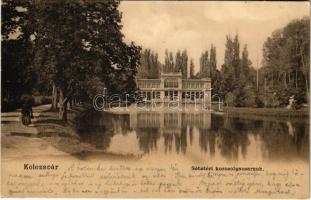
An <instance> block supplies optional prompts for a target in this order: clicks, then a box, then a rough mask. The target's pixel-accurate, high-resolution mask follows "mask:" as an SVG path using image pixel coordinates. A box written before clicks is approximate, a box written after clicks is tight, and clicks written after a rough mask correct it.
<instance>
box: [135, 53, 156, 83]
mask: <svg viewBox="0 0 311 200" xmlns="http://www.w3.org/2000/svg"><path fill="white" fill-rule="evenodd" d="M160 73H161V63H160V62H159V61H158V54H157V53H155V52H153V51H151V49H145V50H144V51H143V52H142V53H141V55H140V67H139V69H138V74H137V76H138V77H140V78H159V76H160Z"/></svg>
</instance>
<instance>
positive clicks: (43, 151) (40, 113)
mask: <svg viewBox="0 0 311 200" xmlns="http://www.w3.org/2000/svg"><path fill="white" fill-rule="evenodd" d="M49 108H50V105H41V106H36V107H33V113H34V119H32V124H31V125H29V126H23V125H22V124H21V122H20V109H17V110H15V111H13V112H7V113H1V157H2V160H12V159H13V160H15V159H21V158H23V159H31V158H38V157H49V156H53V157H54V156H66V155H68V154H66V153H64V152H62V151H59V150H58V149H56V148H55V147H53V146H52V145H51V144H50V143H48V142H47V141H45V140H44V139H43V138H41V137H39V134H40V133H39V128H40V127H39V126H42V124H40V123H38V122H40V121H43V120H46V119H47V118H51V117H52V115H55V113H51V112H48V110H49ZM41 128H42V127H41Z"/></svg>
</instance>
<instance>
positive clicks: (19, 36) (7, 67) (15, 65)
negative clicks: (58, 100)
mask: <svg viewBox="0 0 311 200" xmlns="http://www.w3.org/2000/svg"><path fill="white" fill-rule="evenodd" d="M30 6H31V4H30V3H29V2H27V1H13V0H5V1H3V2H2V12H1V17H2V19H1V37H2V41H1V45H2V51H1V57H2V73H1V74H2V79H1V80H2V81H1V82H2V90H1V105H2V111H6V110H10V109H14V108H16V107H17V106H19V101H20V99H21V95H23V94H30V93H31V92H32V90H33V89H34V86H35V80H36V77H35V76H34V73H33V71H32V69H31V61H32V59H33V48H32V41H31V39H30V35H31V34H32V30H31V29H30V23H29V16H30V14H29V12H28V10H29V8H30Z"/></svg>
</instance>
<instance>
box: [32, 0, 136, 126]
mask: <svg viewBox="0 0 311 200" xmlns="http://www.w3.org/2000/svg"><path fill="white" fill-rule="evenodd" d="M118 6H119V2H117V1H102V2H89V1H70V0H68V1H62V2H50V3H43V2H36V4H35V5H34V7H33V10H32V14H33V24H34V27H35V28H36V33H35V37H36V38H35V45H36V49H35V50H36V52H35V53H36V54H37V56H36V61H35V62H36V64H37V65H36V66H37V68H38V70H37V71H38V74H39V75H40V77H41V79H42V80H43V81H45V82H47V83H48V84H49V83H50V82H52V83H53V85H54V86H55V87H56V88H57V90H58V91H59V96H60V98H59V104H60V118H61V119H63V120H66V118H67V104H68V102H69V100H70V99H72V97H73V95H74V94H75V93H77V91H78V90H81V86H83V85H85V84H86V83H87V82H88V79H89V78H90V77H99V78H100V80H101V81H102V82H103V83H104V84H105V85H106V87H107V88H108V91H109V92H113V93H115V92H118V93H121V94H122V93H125V92H131V91H133V90H135V88H136V86H135V81H134V76H135V74H136V73H137V67H138V64H139V52H140V48H139V47H137V46H135V45H134V44H133V43H132V44H130V45H127V44H125V43H124V42H123V34H122V33H121V31H120V30H121V27H122V26H121V14H120V13H119V11H118ZM55 30H58V31H55ZM82 88H83V87H82ZM80 93H81V92H80Z"/></svg>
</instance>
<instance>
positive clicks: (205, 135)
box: [77, 111, 309, 163]
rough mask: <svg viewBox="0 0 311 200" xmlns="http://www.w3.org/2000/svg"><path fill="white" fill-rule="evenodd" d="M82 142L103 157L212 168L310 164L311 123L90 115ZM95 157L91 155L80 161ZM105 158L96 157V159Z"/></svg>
mask: <svg viewBox="0 0 311 200" xmlns="http://www.w3.org/2000/svg"><path fill="white" fill-rule="evenodd" d="M78 124H79V126H78V128H77V129H78V133H79V135H80V137H81V140H82V141H83V142H86V143H90V144H92V145H94V146H96V149H98V150H99V152H105V153H109V154H112V155H119V156H121V157H122V156H123V157H124V158H126V157H135V158H137V160H138V161H139V160H144V159H148V160H158V161H160V162H162V161H163V162H165V161H181V162H188V163H207V162H220V163H223V162H257V163H259V162H268V163H273V162H291V161H299V162H300V161H302V162H305V163H307V162H308V161H309V122H308V119H287V118H271V117H255V116H254V117H251V118H249V117H248V118H247V117H242V118H241V117H235V116H231V115H230V116H229V115H227V114H226V113H224V114H219V113H211V112H206V111H205V112H188V111H187V112H157V111H136V112H130V113H129V114H114V113H108V112H90V113H87V114H86V115H85V116H84V117H83V118H81V120H80V122H79V123H78ZM92 156H93V157H94V156H95V154H92V153H91V152H88V153H86V154H84V155H83V156H82V157H81V159H88V158H91V157H92ZM101 156H102V155H101V154H100V153H99V154H96V159H100V157H101Z"/></svg>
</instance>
